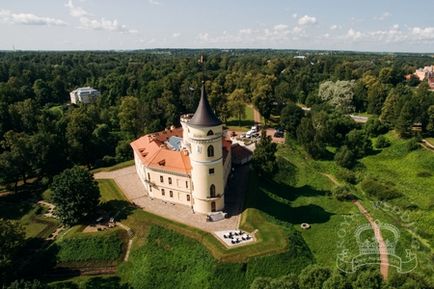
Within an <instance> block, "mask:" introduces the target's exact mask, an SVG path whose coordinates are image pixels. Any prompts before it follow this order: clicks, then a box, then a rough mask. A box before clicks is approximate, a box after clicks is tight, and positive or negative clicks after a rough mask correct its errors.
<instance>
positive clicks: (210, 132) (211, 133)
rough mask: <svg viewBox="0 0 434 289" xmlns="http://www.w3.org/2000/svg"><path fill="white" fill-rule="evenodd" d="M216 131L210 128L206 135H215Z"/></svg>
mask: <svg viewBox="0 0 434 289" xmlns="http://www.w3.org/2000/svg"><path fill="white" fill-rule="evenodd" d="M213 134H214V132H213V131H212V130H211V129H210V130H209V131H208V133H207V134H206V135H213Z"/></svg>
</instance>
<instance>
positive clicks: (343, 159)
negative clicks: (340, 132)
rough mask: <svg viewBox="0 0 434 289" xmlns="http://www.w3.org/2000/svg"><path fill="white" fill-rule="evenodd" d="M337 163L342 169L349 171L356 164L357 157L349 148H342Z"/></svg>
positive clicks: (337, 155) (336, 156) (336, 157)
mask: <svg viewBox="0 0 434 289" xmlns="http://www.w3.org/2000/svg"><path fill="white" fill-rule="evenodd" d="M335 161H336V163H337V164H338V165H340V166H341V167H344V168H348V169H349V168H352V167H354V165H355V164H356V156H355V155H354V153H353V152H352V151H351V150H350V149H349V148H348V147H347V146H342V147H341V148H339V150H338V151H337V153H336V155H335Z"/></svg>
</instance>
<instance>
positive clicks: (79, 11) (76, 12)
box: [65, 0, 89, 17]
mask: <svg viewBox="0 0 434 289" xmlns="http://www.w3.org/2000/svg"><path fill="white" fill-rule="evenodd" d="M65 6H66V7H68V8H69V14H70V15H71V16H72V17H83V16H88V15H89V13H88V12H87V11H86V10H84V9H83V8H81V7H79V6H75V5H74V4H73V3H72V0H69V1H68V3H66V4H65Z"/></svg>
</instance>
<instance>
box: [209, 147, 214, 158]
mask: <svg viewBox="0 0 434 289" xmlns="http://www.w3.org/2000/svg"><path fill="white" fill-rule="evenodd" d="M213 156H214V147H213V146H212V145H209V146H208V157H213Z"/></svg>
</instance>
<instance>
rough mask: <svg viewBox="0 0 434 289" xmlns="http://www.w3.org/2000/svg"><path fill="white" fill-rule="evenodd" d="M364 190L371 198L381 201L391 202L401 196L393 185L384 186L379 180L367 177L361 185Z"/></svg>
mask: <svg viewBox="0 0 434 289" xmlns="http://www.w3.org/2000/svg"><path fill="white" fill-rule="evenodd" d="M361 186H362V189H363V190H364V191H365V192H366V193H367V194H368V195H369V196H370V197H375V198H377V199H379V200H382V201H384V200H391V199H394V198H398V197H400V196H401V194H400V193H399V192H397V191H396V190H395V188H394V187H393V184H383V183H381V182H380V181H378V180H377V179H374V178H370V177H367V178H365V179H364V180H363V181H362V183H361Z"/></svg>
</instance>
